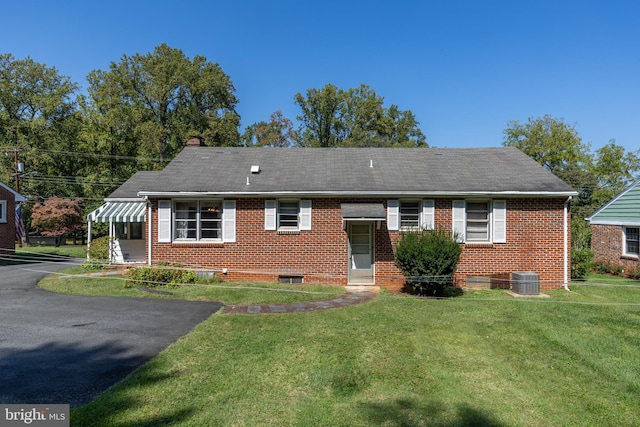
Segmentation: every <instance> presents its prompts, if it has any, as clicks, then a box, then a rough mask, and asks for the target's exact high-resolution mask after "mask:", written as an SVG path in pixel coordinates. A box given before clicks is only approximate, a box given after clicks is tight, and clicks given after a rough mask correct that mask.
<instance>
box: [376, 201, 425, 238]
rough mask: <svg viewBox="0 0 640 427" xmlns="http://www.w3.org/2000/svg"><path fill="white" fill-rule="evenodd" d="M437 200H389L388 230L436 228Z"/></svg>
mask: <svg viewBox="0 0 640 427" xmlns="http://www.w3.org/2000/svg"><path fill="white" fill-rule="evenodd" d="M434 219H435V201H434V200H433V199H423V200H397V199H391V200H387V229H388V230H407V231H409V230H429V229H433V228H434Z"/></svg>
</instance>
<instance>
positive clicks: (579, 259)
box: [571, 249, 593, 279]
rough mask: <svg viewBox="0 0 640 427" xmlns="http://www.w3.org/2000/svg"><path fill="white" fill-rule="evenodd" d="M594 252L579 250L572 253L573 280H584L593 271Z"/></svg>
mask: <svg viewBox="0 0 640 427" xmlns="http://www.w3.org/2000/svg"><path fill="white" fill-rule="evenodd" d="M592 264H593V250H592V249H579V250H574V251H571V278H572V279H584V278H586V277H587V275H588V274H589V272H590V271H591V265H592Z"/></svg>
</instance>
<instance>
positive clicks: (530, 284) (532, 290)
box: [511, 271, 540, 295]
mask: <svg viewBox="0 0 640 427" xmlns="http://www.w3.org/2000/svg"><path fill="white" fill-rule="evenodd" d="M511 290H512V291H513V293H516V294H519V295H538V294H539V293H540V277H539V276H538V275H537V274H536V273H532V272H530V271H526V272H524V271H523V272H517V273H513V276H512V285H511Z"/></svg>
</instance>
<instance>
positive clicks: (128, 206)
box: [87, 202, 147, 222]
mask: <svg viewBox="0 0 640 427" xmlns="http://www.w3.org/2000/svg"><path fill="white" fill-rule="evenodd" d="M146 207H147V203H146V202H107V203H105V204H104V205H102V206H100V207H99V208H98V209H96V210H95V211H93V212H91V213H90V214H89V215H87V219H88V220H89V221H93V222H145V218H146V215H145V214H146Z"/></svg>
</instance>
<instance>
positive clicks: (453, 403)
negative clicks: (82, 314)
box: [72, 282, 640, 426]
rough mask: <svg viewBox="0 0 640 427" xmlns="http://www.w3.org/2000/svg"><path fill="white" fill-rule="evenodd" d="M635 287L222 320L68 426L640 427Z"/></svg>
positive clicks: (78, 413) (494, 294) (475, 295)
mask: <svg viewBox="0 0 640 427" xmlns="http://www.w3.org/2000/svg"><path fill="white" fill-rule="evenodd" d="M614 284H617V285H619V284H621V283H620V282H616V283H614ZM629 284H630V286H629ZM629 284H627V286H594V285H593V282H587V283H584V284H580V285H574V286H572V290H573V291H572V292H571V293H568V292H566V291H563V290H557V291H553V292H548V294H549V295H550V296H551V298H549V299H512V298H510V297H508V296H507V295H506V293H505V292H504V291H499V290H495V291H477V292H476V291H472V292H469V293H468V294H466V295H465V296H464V297H460V298H455V299H449V300H424V299H417V298H413V297H396V296H392V295H388V294H385V293H383V295H381V296H380V297H378V298H377V299H375V300H373V301H371V302H369V303H366V304H362V305H357V306H352V307H348V308H344V309H336V310H327V311H319V312H312V313H300V314H286V315H273V314H272V315H258V316H249V315H229V314H221V313H218V314H215V315H213V316H212V317H211V318H209V319H208V320H206V321H204V322H203V323H201V324H200V325H198V326H197V327H196V328H195V329H194V330H193V331H192V332H191V333H190V334H188V335H187V336H185V337H183V338H182V339H180V340H178V342H176V343H175V344H173V345H172V346H170V347H169V348H168V349H166V350H165V351H164V352H162V353H161V354H160V355H159V356H158V357H156V358H154V359H153V360H151V361H150V362H148V363H147V364H146V365H144V366H142V367H141V368H140V369H138V370H137V371H135V372H134V373H133V374H132V375H131V376H129V377H128V378H127V379H126V380H125V381H123V382H122V383H120V384H118V385H117V386H115V387H114V388H112V389H111V390H109V391H107V392H106V393H105V394H104V395H102V396H101V397H99V398H98V399H97V400H95V401H94V402H92V403H91V404H89V405H86V406H84V407H81V408H76V409H74V410H72V425H76V426H77V425H83V426H142V425H176V426H312V425H313V426H316V425H324V426H371V425H376V426H378V425H379V426H459V425H462V426H471V425H474V426H572V425H575V426H578V425H579V426H584V425H598V426H608V425H611V426H620V425H625V426H627V425H628V426H631V425H639V424H640V399H639V398H638V396H640V287H638V286H637V285H638V282H630V283H629ZM634 285H635V286H634Z"/></svg>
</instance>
